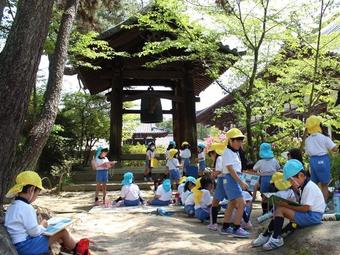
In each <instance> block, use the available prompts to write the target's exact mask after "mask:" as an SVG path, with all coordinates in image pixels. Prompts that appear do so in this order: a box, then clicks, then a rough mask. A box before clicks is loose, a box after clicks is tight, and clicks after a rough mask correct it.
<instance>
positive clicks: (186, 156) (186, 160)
mask: <svg viewBox="0 0 340 255" xmlns="http://www.w3.org/2000/svg"><path fill="white" fill-rule="evenodd" d="M179 156H180V157H181V160H182V165H183V175H186V171H187V168H188V167H189V166H190V158H191V151H190V144H189V143H188V142H186V141H184V142H183V143H182V146H181V150H180V154H179Z"/></svg>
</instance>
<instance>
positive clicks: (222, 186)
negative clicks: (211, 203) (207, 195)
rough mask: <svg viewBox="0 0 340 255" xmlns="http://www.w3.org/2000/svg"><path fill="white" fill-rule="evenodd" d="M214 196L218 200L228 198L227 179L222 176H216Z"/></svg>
mask: <svg viewBox="0 0 340 255" xmlns="http://www.w3.org/2000/svg"><path fill="white" fill-rule="evenodd" d="M214 198H216V199H217V200H218V201H223V199H228V196H227V180H226V178H225V177H224V176H223V177H217V182H216V189H215V192H214Z"/></svg>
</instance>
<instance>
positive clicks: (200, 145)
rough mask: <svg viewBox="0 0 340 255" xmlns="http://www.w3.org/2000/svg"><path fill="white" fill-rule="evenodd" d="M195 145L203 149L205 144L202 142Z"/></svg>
mask: <svg viewBox="0 0 340 255" xmlns="http://www.w3.org/2000/svg"><path fill="white" fill-rule="evenodd" d="M197 147H199V148H201V149H204V148H205V145H204V144H203V143H200V144H198V145H197Z"/></svg>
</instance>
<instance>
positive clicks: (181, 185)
mask: <svg viewBox="0 0 340 255" xmlns="http://www.w3.org/2000/svg"><path fill="white" fill-rule="evenodd" d="M186 180H187V177H186V176H182V177H181V178H180V179H179V181H178V183H179V185H178V189H177V191H178V192H177V194H176V196H178V199H179V204H182V205H183V203H182V196H183V193H184V186H185V183H186Z"/></svg>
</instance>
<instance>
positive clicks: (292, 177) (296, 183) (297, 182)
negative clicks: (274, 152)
mask: <svg viewBox="0 0 340 255" xmlns="http://www.w3.org/2000/svg"><path fill="white" fill-rule="evenodd" d="M283 175H284V178H285V180H289V181H290V183H291V184H292V186H293V187H294V188H299V189H300V190H301V198H300V204H301V205H299V206H292V205H289V204H288V203H286V202H277V203H276V204H275V205H276V208H275V213H274V215H275V216H274V219H273V220H272V221H271V222H270V224H269V226H268V228H267V230H266V231H265V232H264V233H262V234H260V235H259V237H258V238H257V239H256V240H254V241H253V242H252V245H253V246H254V247H259V246H262V247H263V249H265V250H273V249H276V248H279V247H281V246H283V244H284V242H283V238H282V237H281V232H282V227H283V223H284V219H285V218H287V219H289V220H290V221H292V222H295V223H296V224H297V225H298V226H299V227H307V226H312V225H316V224H320V223H321V220H322V215H323V213H324V210H325V207H326V204H325V202H324V199H323V194H322V192H321V190H320V189H319V187H318V186H317V185H316V184H315V183H314V182H312V181H310V180H309V178H308V177H307V176H306V172H305V170H304V169H303V165H302V163H301V162H300V161H298V160H296V159H290V160H288V161H287V163H286V164H285V165H284V167H283Z"/></svg>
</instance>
